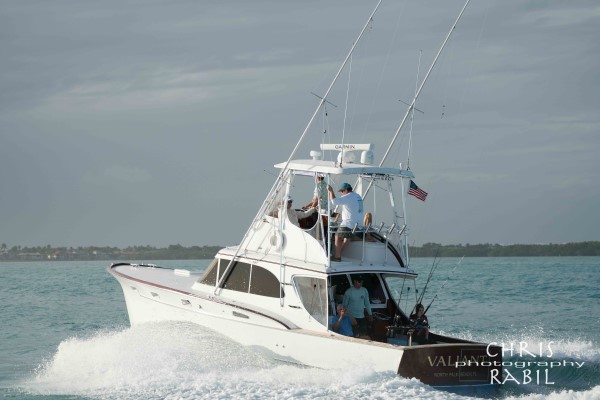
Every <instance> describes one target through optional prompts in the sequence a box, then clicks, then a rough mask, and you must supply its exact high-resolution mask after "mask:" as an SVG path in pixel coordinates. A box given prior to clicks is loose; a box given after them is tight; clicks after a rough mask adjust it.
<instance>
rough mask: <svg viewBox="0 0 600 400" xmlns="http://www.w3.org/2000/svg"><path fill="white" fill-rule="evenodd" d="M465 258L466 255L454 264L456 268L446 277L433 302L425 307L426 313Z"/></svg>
mask: <svg viewBox="0 0 600 400" xmlns="http://www.w3.org/2000/svg"><path fill="white" fill-rule="evenodd" d="M464 258H465V256H462V258H461V259H460V260H459V261H458V262H457V263H456V265H455V266H454V268H452V271H450V273H449V274H448V277H447V278H446V280H445V281H444V283H443V284H442V286H441V287H440V289H439V290H438V293H436V294H435V296H434V297H433V299H432V300H431V303H429V305H428V306H427V308H426V309H425V312H424V313H423V314H425V313H427V311H428V310H429V307H431V305H432V304H433V302H434V301H435V299H437V297H438V294H439V293H440V292H441V291H442V290H444V287H446V283H448V280H449V279H450V276H452V274H454V271H456V268H457V267H458V266H459V265H460V263H462V260H463V259H464Z"/></svg>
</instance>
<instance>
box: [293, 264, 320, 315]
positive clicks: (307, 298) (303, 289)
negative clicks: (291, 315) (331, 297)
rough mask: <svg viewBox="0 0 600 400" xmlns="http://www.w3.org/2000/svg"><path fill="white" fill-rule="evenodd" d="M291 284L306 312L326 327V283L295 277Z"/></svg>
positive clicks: (304, 277)
mask: <svg viewBox="0 0 600 400" xmlns="http://www.w3.org/2000/svg"><path fill="white" fill-rule="evenodd" d="M293 282H294V287H295V288H296V291H297V292H298V297H300V301H301V302H302V305H303V306H304V308H305V309H306V311H308V313H309V314H310V315H311V316H312V317H313V318H314V319H315V320H317V321H318V322H319V323H320V324H322V325H324V326H327V283H326V281H325V279H319V278H314V277H307V276H295V277H294V279H293Z"/></svg>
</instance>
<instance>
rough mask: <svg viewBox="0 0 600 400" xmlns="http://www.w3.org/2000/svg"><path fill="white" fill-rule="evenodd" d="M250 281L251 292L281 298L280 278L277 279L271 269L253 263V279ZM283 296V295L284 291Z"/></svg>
mask: <svg viewBox="0 0 600 400" xmlns="http://www.w3.org/2000/svg"><path fill="white" fill-rule="evenodd" d="M250 282H251V283H250V293H252V294H257V295H260V296H267V297H276V298H279V290H280V289H279V287H280V285H279V279H277V277H276V276H275V275H273V273H271V272H270V271H268V270H266V269H264V268H262V267H259V266H257V265H253V266H252V279H251V281H250ZM281 296H282V297H283V291H282V293H281Z"/></svg>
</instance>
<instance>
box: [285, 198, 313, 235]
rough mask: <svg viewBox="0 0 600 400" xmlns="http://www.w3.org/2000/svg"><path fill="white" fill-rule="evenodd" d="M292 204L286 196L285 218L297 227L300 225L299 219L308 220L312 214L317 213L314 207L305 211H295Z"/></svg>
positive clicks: (290, 199)
mask: <svg viewBox="0 0 600 400" xmlns="http://www.w3.org/2000/svg"><path fill="white" fill-rule="evenodd" d="M293 202H294V200H293V199H292V198H291V197H290V196H288V197H287V216H288V219H289V220H290V222H291V223H292V224H294V225H296V226H297V227H300V223H299V222H298V220H299V219H304V218H308V217H309V216H311V215H312V214H314V213H315V212H317V209H316V208H314V207H311V208H309V209H308V210H306V211H299V210H296V209H294V208H292V203H293Z"/></svg>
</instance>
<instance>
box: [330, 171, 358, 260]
mask: <svg viewBox="0 0 600 400" xmlns="http://www.w3.org/2000/svg"><path fill="white" fill-rule="evenodd" d="M327 191H328V192H329V200H330V201H331V205H332V207H335V206H342V222H341V223H340V227H339V228H338V230H337V233H336V234H335V255H334V256H331V261H342V253H343V251H344V249H345V248H346V247H348V244H349V243H350V238H351V237H352V229H354V226H355V225H356V224H358V226H359V227H362V223H363V220H364V209H363V199H362V197H360V195H359V194H358V193H356V192H353V191H352V186H350V184H349V183H343V184H342V186H341V187H340V190H339V191H340V192H342V196H341V197H339V198H336V197H335V193H334V192H333V188H332V187H331V185H328V186H327Z"/></svg>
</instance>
